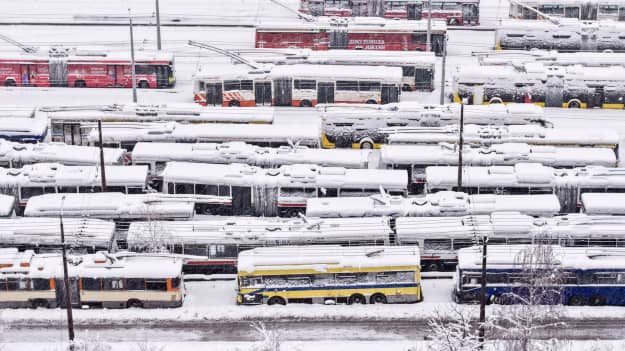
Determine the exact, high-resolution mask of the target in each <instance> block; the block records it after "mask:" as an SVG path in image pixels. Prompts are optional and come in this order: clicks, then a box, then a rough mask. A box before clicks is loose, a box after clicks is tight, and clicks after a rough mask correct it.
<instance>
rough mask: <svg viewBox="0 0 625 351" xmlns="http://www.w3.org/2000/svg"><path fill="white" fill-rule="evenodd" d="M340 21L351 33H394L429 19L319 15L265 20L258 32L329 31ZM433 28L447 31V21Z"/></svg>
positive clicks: (424, 24) (421, 27)
mask: <svg viewBox="0 0 625 351" xmlns="http://www.w3.org/2000/svg"><path fill="white" fill-rule="evenodd" d="M338 23H341V24H342V25H347V30H348V32H350V33H392V32H417V31H426V30H427V20H419V21H415V20H397V19H386V18H379V17H375V18H374V17H350V18H336V17H317V21H315V22H304V21H292V22H287V21H280V22H276V21H274V22H271V21H263V22H260V23H258V24H257V25H256V32H282V31H287V32H298V31H308V32H319V31H327V30H329V29H331V28H333V27H335V26H336V24H338ZM431 28H432V31H433V32H446V31H447V23H446V22H445V21H437V20H432V23H431Z"/></svg>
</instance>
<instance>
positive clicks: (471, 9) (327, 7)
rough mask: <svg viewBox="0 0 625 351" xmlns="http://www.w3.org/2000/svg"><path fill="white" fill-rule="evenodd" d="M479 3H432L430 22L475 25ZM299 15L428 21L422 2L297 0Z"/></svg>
mask: <svg viewBox="0 0 625 351" xmlns="http://www.w3.org/2000/svg"><path fill="white" fill-rule="evenodd" d="M479 7H480V1H479V0H438V1H432V18H433V19H437V20H445V21H447V24H448V25H450V26H467V25H478V24H479ZM300 11H301V12H302V13H306V14H310V15H313V16H339V17H352V16H378V17H384V18H389V19H409V20H420V19H423V18H428V15H429V12H428V5H427V1H426V0H301V3H300Z"/></svg>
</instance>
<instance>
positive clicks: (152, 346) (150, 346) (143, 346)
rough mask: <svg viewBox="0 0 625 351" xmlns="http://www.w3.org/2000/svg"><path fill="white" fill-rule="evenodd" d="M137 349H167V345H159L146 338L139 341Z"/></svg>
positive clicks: (156, 350) (152, 350) (144, 350)
mask: <svg viewBox="0 0 625 351" xmlns="http://www.w3.org/2000/svg"><path fill="white" fill-rule="evenodd" d="M136 350H137V351H165V346H162V345H157V344H154V343H151V342H149V341H148V340H145V341H143V342H139V343H137V347H136Z"/></svg>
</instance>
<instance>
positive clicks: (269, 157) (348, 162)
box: [132, 141, 371, 168]
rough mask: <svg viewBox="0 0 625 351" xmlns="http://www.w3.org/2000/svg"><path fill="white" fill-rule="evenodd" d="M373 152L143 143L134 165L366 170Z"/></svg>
mask: <svg viewBox="0 0 625 351" xmlns="http://www.w3.org/2000/svg"><path fill="white" fill-rule="evenodd" d="M370 154H371V150H354V149H317V148H309V147H307V146H281V147H279V148H270V147H261V146H256V145H252V144H247V143H244V142H240V141H233V142H227V143H223V144H217V143H197V144H189V143H157V142H140V143H137V144H136V145H135V147H134V149H133V151H132V160H133V162H134V163H135V164H137V163H138V164H141V163H144V162H153V161H157V162H168V161H187V162H206V163H246V164H249V165H254V166H276V165H278V166H281V165H290V164H297V163H311V164H317V165H320V166H339V167H347V168H366V167H367V165H368V161H369V155H370Z"/></svg>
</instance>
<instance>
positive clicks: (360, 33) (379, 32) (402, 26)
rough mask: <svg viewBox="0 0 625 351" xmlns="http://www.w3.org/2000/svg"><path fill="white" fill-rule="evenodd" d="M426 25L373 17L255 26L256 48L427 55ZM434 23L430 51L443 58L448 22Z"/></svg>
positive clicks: (421, 21) (264, 23) (329, 18)
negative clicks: (413, 52)
mask: <svg viewBox="0 0 625 351" xmlns="http://www.w3.org/2000/svg"><path fill="white" fill-rule="evenodd" d="M427 22H428V21H427V20H418V21H417V20H395V19H385V18H373V17H354V18H336V17H317V18H316V20H315V21H311V22H305V21H302V20H299V21H292V22H286V21H280V22H277V21H276V22H269V21H266V22H261V23H259V24H257V25H256V48H300V49H312V50H331V49H348V50H387V51H388V50H390V51H426V49H427V48H426V46H427V45H426V43H427V27H428V24H427ZM431 22H432V23H431V33H432V36H431V38H432V39H431V40H432V41H431V48H432V50H431V51H433V52H435V53H436V55H442V54H443V50H444V48H445V45H446V37H447V25H446V23H445V21H431Z"/></svg>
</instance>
